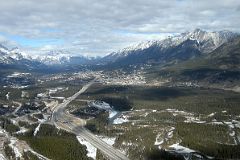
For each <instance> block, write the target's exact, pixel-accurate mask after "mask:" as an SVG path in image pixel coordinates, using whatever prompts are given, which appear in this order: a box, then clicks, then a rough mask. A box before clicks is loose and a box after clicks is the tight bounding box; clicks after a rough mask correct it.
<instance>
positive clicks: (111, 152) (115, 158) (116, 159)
mask: <svg viewBox="0 0 240 160" xmlns="http://www.w3.org/2000/svg"><path fill="white" fill-rule="evenodd" d="M94 81H95V80H93V81H91V82H89V83H88V84H86V85H85V86H83V87H82V89H81V90H80V91H78V92H77V93H75V94H74V95H73V96H71V97H69V98H67V99H66V100H64V101H63V103H61V104H59V105H58V106H57V107H56V108H55V109H54V111H53V113H52V118H51V121H52V122H53V123H54V124H55V126H56V127H57V128H61V129H64V130H67V131H69V132H72V133H74V134H76V135H77V136H79V137H82V138H84V139H85V140H86V141H88V142H89V143H91V144H92V145H93V146H94V147H96V148H98V149H99V150H100V151H101V152H102V153H103V154H104V155H106V156H107V157H108V158H109V159H112V160H128V158H127V157H126V156H125V155H124V154H123V153H122V152H120V151H119V150H117V149H115V148H114V147H112V146H111V145H108V144H107V143H106V142H104V141H103V140H101V139H100V138H98V137H97V136H95V135H94V134H92V133H91V132H90V131H89V130H87V129H86V128H84V125H85V124H86V122H85V121H84V120H82V119H79V118H77V117H74V116H73V115H70V114H68V113H66V112H65V109H66V107H67V105H68V104H69V103H70V102H71V101H73V100H74V99H76V98H77V97H78V96H79V95H80V94H82V93H83V92H85V91H86V90H87V89H88V87H90V86H91V85H92V84H93V83H94Z"/></svg>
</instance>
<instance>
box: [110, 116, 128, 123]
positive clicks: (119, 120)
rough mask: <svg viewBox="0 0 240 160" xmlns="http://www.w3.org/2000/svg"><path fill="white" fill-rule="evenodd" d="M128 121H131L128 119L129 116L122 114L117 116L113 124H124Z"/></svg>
mask: <svg viewBox="0 0 240 160" xmlns="http://www.w3.org/2000/svg"><path fill="white" fill-rule="evenodd" d="M126 122H129V120H128V119H127V116H125V115H121V116H119V117H117V118H116V119H114V121H113V124H123V123H126Z"/></svg>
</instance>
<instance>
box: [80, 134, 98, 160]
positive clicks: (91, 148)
mask: <svg viewBox="0 0 240 160" xmlns="http://www.w3.org/2000/svg"><path fill="white" fill-rule="evenodd" d="M77 139H78V141H79V143H81V144H82V145H85V146H86V147H87V152H88V153H87V156H88V157H91V158H93V159H96V155H97V148H95V147H94V146H93V145H92V144H90V143H89V142H87V141H86V140H85V139H83V138H82V137H80V136H77Z"/></svg>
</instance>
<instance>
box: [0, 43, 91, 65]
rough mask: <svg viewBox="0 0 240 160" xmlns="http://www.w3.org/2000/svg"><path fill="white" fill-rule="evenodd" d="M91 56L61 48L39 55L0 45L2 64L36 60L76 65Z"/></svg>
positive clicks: (0, 61) (43, 62)
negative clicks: (73, 54)
mask: <svg viewBox="0 0 240 160" xmlns="http://www.w3.org/2000/svg"><path fill="white" fill-rule="evenodd" d="M91 60H92V59H91V58H88V57H84V56H80V55H78V56H71V53H70V52H67V51H62V50H54V51H50V52H48V53H46V54H41V55H30V54H27V53H25V52H22V51H21V50H20V49H18V48H14V49H11V50H10V49H8V48H6V47H4V46H3V45H0V63H2V64H16V63H20V62H21V61H31V62H33V63H34V62H38V63H42V64H44V65H73V64H74V65H78V64H87V63H89V62H90V61H91Z"/></svg>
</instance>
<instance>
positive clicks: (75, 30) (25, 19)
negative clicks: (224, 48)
mask: <svg viewBox="0 0 240 160" xmlns="http://www.w3.org/2000/svg"><path fill="white" fill-rule="evenodd" d="M239 6H240V1H239V0H218V1H209V0H201V1H196V0H161V1H160V0H147V1H146V0H131V1H129V0H102V1H99V0H68V1H66V0H51V1H49V0H41V1H36V0H8V1H3V2H1V5H0V15H1V16H0V21H1V24H0V35H1V33H4V34H10V35H14V36H21V37H25V38H28V39H60V40H62V41H63V44H58V45H54V44H44V45H42V46H41V47H35V48H32V47H29V46H22V47H23V48H24V49H26V50H29V51H31V50H34V51H37V50H39V51H43V50H47V49H53V48H54V49H55V48H60V49H67V50H69V51H71V52H73V53H75V54H88V55H104V54H107V53H109V52H111V51H114V50H117V49H120V48H122V47H124V46H128V45H129V44H132V43H137V42H138V41H143V40H149V39H151V38H154V39H156V38H161V37H163V36H166V35H167V34H169V33H179V32H184V31H187V30H192V29H194V28H203V29H206V30H224V29H228V30H232V31H238V32H239V31H240V28H239V26H240V21H239V19H240V14H239ZM10 41H12V39H10ZM47 47H48V48H47Z"/></svg>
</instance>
